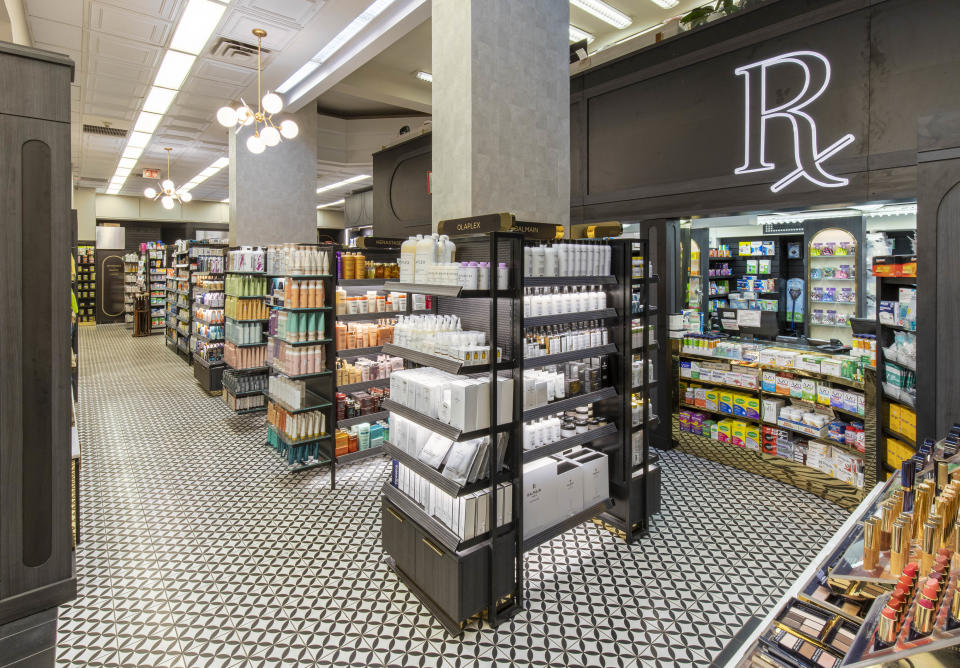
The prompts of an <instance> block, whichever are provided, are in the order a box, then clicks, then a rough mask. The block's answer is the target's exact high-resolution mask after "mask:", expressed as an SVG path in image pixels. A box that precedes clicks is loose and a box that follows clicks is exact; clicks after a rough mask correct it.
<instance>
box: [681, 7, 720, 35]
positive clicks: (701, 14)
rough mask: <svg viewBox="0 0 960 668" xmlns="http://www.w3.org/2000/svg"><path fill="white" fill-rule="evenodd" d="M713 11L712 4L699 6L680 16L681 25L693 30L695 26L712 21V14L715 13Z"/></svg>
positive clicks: (685, 28)
mask: <svg viewBox="0 0 960 668" xmlns="http://www.w3.org/2000/svg"><path fill="white" fill-rule="evenodd" d="M713 12H714V9H713V7H711V6H710V5H703V6H702V7H697V8H696V9H693V10H691V11H689V12H687V13H686V14H684V15H683V16H681V17H680V27H682V28H683V29H684V30H693V29H694V28H699V27H700V26H702V25H706V24H707V22H709V21H710V15H711V14H713Z"/></svg>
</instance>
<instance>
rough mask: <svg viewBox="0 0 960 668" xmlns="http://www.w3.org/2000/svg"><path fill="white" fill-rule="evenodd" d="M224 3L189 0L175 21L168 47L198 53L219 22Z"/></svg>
mask: <svg viewBox="0 0 960 668" xmlns="http://www.w3.org/2000/svg"><path fill="white" fill-rule="evenodd" d="M225 9H226V6H225V5H221V4H220V3H219V2H210V0H190V3H189V4H188V5H187V8H186V10H184V12H183V15H182V16H181V17H180V21H179V22H178V23H177V30H176V32H175V33H173V39H172V40H170V48H171V49H174V50H176V51H183V52H184V53H192V54H193V55H195V56H198V55H200V52H201V51H203V47H204V45H205V44H206V43H207V40H208V39H210V33H212V32H213V31H214V29H215V28H216V27H217V24H218V23H220V17H221V16H223V12H224V10H225Z"/></svg>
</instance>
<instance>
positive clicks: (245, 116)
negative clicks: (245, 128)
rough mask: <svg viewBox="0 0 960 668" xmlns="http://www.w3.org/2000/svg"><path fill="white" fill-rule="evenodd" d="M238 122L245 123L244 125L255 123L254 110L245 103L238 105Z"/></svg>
mask: <svg viewBox="0 0 960 668" xmlns="http://www.w3.org/2000/svg"><path fill="white" fill-rule="evenodd" d="M237 122H238V123H243V124H244V125H250V124H251V123H253V112H252V111H250V107H248V106H246V105H245V104H242V105H240V106H239V107H237Z"/></svg>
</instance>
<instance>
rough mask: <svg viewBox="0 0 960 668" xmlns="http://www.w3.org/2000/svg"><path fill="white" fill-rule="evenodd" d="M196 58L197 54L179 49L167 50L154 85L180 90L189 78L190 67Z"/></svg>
mask: <svg viewBox="0 0 960 668" xmlns="http://www.w3.org/2000/svg"><path fill="white" fill-rule="evenodd" d="M196 59H197V57H196V56H191V55H189V54H186V53H180V52H179V51H167V53H166V55H165V56H164V57H163V62H162V63H160V69H159V70H158V71H157V78H156V79H154V80H153V85H154V86H160V87H161V88H172V89H174V90H180V85H181V84H182V83H183V80H184V79H186V78H187V74H189V73H190V68H191V67H193V61H195V60H196Z"/></svg>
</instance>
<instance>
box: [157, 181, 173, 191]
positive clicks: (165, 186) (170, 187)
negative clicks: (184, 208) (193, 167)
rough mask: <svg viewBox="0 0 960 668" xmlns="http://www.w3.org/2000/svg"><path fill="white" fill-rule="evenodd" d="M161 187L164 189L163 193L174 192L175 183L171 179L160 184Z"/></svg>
mask: <svg viewBox="0 0 960 668" xmlns="http://www.w3.org/2000/svg"><path fill="white" fill-rule="evenodd" d="M160 187H161V188H163V192H165V193H169V192H170V191H171V190H173V181H171V180H170V179H164V180H163V181H161V182H160Z"/></svg>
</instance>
